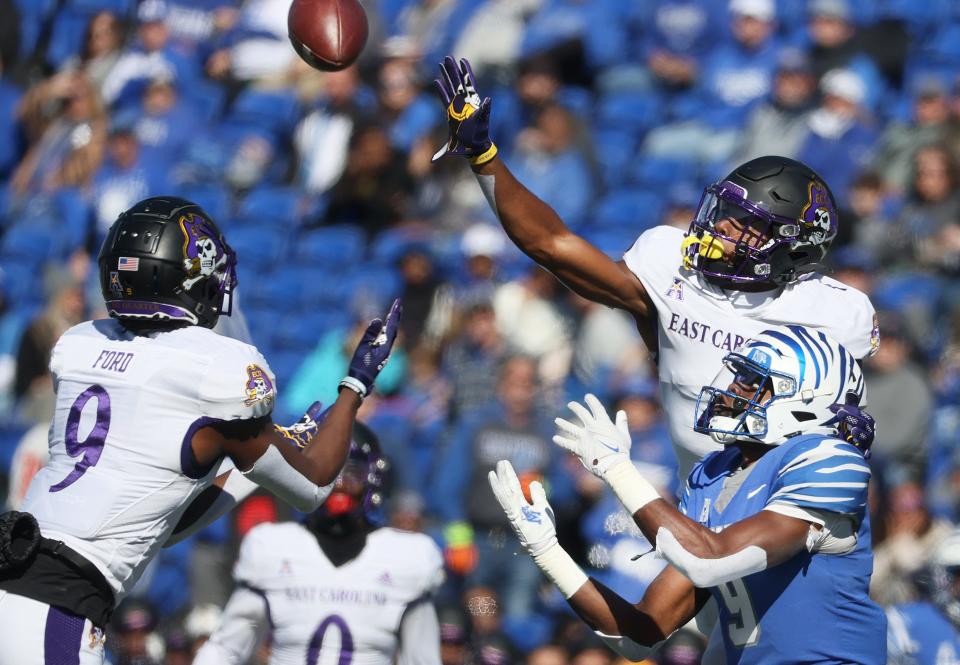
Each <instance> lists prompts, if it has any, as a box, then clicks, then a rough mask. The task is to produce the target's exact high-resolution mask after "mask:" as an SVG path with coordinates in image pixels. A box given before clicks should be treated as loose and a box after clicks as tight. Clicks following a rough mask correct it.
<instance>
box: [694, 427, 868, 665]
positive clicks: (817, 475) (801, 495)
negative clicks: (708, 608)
mask: <svg viewBox="0 0 960 665" xmlns="http://www.w3.org/2000/svg"><path fill="white" fill-rule="evenodd" d="M739 464H740V451H739V449H737V448H736V447H735V446H730V447H727V448H726V449H724V450H721V451H718V452H715V453H711V454H709V455H707V456H706V457H704V458H703V460H701V461H700V462H699V463H698V464H697V465H696V466H695V467H694V468H693V471H692V472H691V473H690V477H689V479H688V480H687V487H686V491H685V493H684V496H683V498H682V500H681V503H680V509H681V511H682V512H683V513H684V514H685V515H687V517H689V518H690V519H692V520H695V521H697V522H699V523H700V524H703V525H704V526H706V527H708V528H710V529H713V530H715V531H719V530H721V529H723V528H724V527H726V526H729V525H731V524H733V523H734V522H739V521H742V520H744V519H746V518H748V517H750V516H751V515H756V514H757V513H759V512H760V511H761V510H764V509H766V508H772V509H775V510H776V509H784V510H796V509H801V510H810V509H813V510H818V511H829V512H835V513H841V514H844V515H849V516H850V517H851V519H853V520H854V521H855V523H856V524H857V525H858V531H857V544H856V546H855V547H854V548H853V550H851V551H849V552H848V553H846V554H830V555H828V554H823V553H814V554H811V553H810V552H808V551H807V550H806V549H803V550H801V551H800V552H799V553H798V554H797V555H796V556H794V557H793V558H792V559H790V560H789V561H786V562H784V563H781V564H780V565H778V566H774V567H772V568H770V569H768V570H764V571H761V572H759V573H754V574H753V575H748V576H746V577H743V578H740V579H737V580H733V581H732V582H726V583H724V584H721V585H719V586H717V587H714V588H712V589H711V590H710V591H711V593H712V594H713V596H714V598H715V599H716V601H717V605H718V606H719V608H720V622H721V625H722V626H723V630H722V633H723V639H724V643H725V647H726V652H727V664H728V665H733V664H734V663H743V664H746V663H859V664H861V665H873V664H877V665H880V664H882V663H885V662H886V629H887V628H886V619H885V617H884V614H883V611H882V610H881V609H880V607H879V606H877V605H876V604H875V603H874V602H873V601H872V600H870V598H869V596H868V595H867V592H868V588H869V585H870V574H871V572H872V570H873V554H872V553H871V551H870V525H869V521H868V520H867V519H865V517H864V513H865V508H866V501H867V483H868V481H869V480H870V469H869V467H867V465H866V462H865V461H864V459H863V455H862V453H860V451H859V450H857V449H856V448H854V447H853V446H852V445H850V444H848V443H844V442H843V441H840V440H838V439H832V438H826V437H824V436H822V435H813V434H807V435H802V436H797V437H794V438H792V439H790V440H788V441H787V442H786V443H784V444H783V445H781V446H778V447H776V448H774V449H773V450H771V451H770V452H768V453H766V454H765V455H764V456H763V457H761V458H760V459H759V460H757V461H756V462H754V464H753V466H752V467H751V468H750V469H748V471H749V475H748V476H747V477H746V478H745V480H744V481H743V484H742V485H741V486H740V487H739V488H738V489H737V490H736V492H735V493H734V494H733V496H732V497H731V498H730V499H729V501H728V502H727V503H726V504H725V505H723V506H721V508H722V509H720V510H718V508H717V500H718V499H721V496H720V495H721V490H722V489H723V486H724V480H725V479H726V478H728V477H729V476H730V475H731V474H732V473H733V472H734V471H735V470H736V469H738V468H739ZM721 500H723V499H721Z"/></svg>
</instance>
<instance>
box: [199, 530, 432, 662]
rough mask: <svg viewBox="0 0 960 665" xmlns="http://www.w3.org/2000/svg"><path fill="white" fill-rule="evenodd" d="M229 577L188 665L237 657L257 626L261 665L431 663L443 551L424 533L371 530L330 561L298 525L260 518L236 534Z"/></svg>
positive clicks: (249, 648)
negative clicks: (230, 588)
mask: <svg viewBox="0 0 960 665" xmlns="http://www.w3.org/2000/svg"><path fill="white" fill-rule="evenodd" d="M234 577H235V578H236V581H237V585H238V587H237V590H236V591H235V592H234V594H233V596H232V597H231V598H230V602H228V603H227V606H226V608H225V609H224V614H223V618H222V619H221V624H220V627H219V628H218V629H217V630H216V631H215V632H214V634H213V635H212V636H211V638H210V640H209V641H208V642H207V643H206V644H205V645H204V646H203V648H202V649H201V650H200V652H199V653H198V654H197V658H196V660H195V661H194V665H239V664H242V663H246V662H247V661H248V659H249V657H250V655H251V654H252V652H253V651H254V649H255V648H256V646H257V643H258V641H259V638H260V636H261V635H262V633H263V632H264V630H265V629H266V628H267V624H269V628H270V635H271V642H270V644H271V649H270V665H302V664H303V663H316V664H317V665H338V664H339V663H345V662H350V663H353V664H355V665H390V664H391V663H394V662H397V663H404V664H411V665H412V664H414V663H416V664H418V665H439V663H440V634H439V625H438V623H437V618H436V611H435V610H434V608H433V604H432V594H433V592H434V591H435V590H436V588H437V587H438V586H439V585H440V584H441V583H442V581H443V557H442V556H441V554H440V550H439V548H438V547H437V546H436V544H435V543H434V542H433V540H431V539H430V538H429V537H428V536H425V535H423V534H419V533H409V532H405V531H398V530H396V529H390V528H382V529H377V530H376V531H373V532H372V533H370V534H369V535H368V536H367V541H366V544H365V545H364V548H363V550H361V552H360V554H359V555H358V556H357V557H356V558H355V559H352V560H350V561H347V562H346V563H343V564H341V565H340V566H339V567H337V566H334V565H333V564H332V563H331V562H330V560H329V559H328V558H327V556H326V555H325V554H324V552H323V550H322V549H321V548H320V545H319V544H318V543H317V539H316V537H315V536H314V535H313V534H312V533H311V532H310V531H309V530H307V529H306V528H305V527H303V526H301V525H300V524H296V523H293V522H286V523H281V524H261V525H258V526H257V527H255V528H254V529H252V530H251V531H250V533H249V534H247V536H246V538H244V541H243V544H242V545H241V547H240V555H239V558H238V559H237V564H236V567H235V569H234ZM414 617H415V618H414Z"/></svg>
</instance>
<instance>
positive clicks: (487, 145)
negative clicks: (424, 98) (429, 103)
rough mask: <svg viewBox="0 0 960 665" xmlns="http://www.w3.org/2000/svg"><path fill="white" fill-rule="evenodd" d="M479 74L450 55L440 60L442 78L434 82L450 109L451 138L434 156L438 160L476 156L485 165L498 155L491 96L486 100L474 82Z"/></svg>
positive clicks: (448, 111)
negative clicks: (493, 138)
mask: <svg viewBox="0 0 960 665" xmlns="http://www.w3.org/2000/svg"><path fill="white" fill-rule="evenodd" d="M474 81H476V77H474V75H473V70H472V69H470V63H469V62H467V61H466V60H463V59H461V60H460V66H459V67H458V66H457V63H456V61H454V59H453V58H451V57H450V56H449V55H448V56H447V57H445V58H444V59H443V62H441V63H440V78H438V79H436V80H435V81H434V82H433V84H434V85H435V86H436V87H437V90H439V91H440V98H441V99H442V100H443V103H444V105H445V106H446V110H447V124H448V126H449V128H450V140H449V141H448V142H447V143H446V144H445V145H444V146H443V147H442V148H440V149H439V150H438V151H437V153H436V154H435V155H434V156H433V160H432V161H434V162H435V161H437V160H438V159H440V158H441V157H443V156H444V155H446V154H451V155H464V156H466V157H471V158H475V160H471V161H472V163H474V164H482V163H484V162H487V161H490V160H491V159H493V156H494V155H496V154H497V152H496V147H495V146H494V145H493V141H491V140H490V133H489V132H490V130H489V124H490V98H489V97H487V98H486V99H484V100H483V101H482V102H481V101H480V95H478V94H477V91H476V89H475V88H474V87H473V83H474Z"/></svg>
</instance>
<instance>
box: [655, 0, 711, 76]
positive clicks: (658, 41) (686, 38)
mask: <svg viewBox="0 0 960 665" xmlns="http://www.w3.org/2000/svg"><path fill="white" fill-rule="evenodd" d="M726 10H727V3H726V2H725V1H724V0H711V1H709V2H703V1H702V0H654V2H652V3H649V9H648V11H649V14H648V15H646V16H644V19H643V21H642V23H643V25H644V26H648V27H649V30H650V38H649V40H638V43H640V44H641V45H642V48H643V53H642V59H643V61H644V62H645V63H646V65H647V68H648V69H649V71H650V73H651V74H652V75H653V80H654V82H655V85H656V86H657V87H662V88H665V89H667V90H683V89H686V88H689V87H691V86H692V85H693V84H694V83H696V81H697V78H698V76H699V74H700V67H701V66H702V64H703V63H704V62H705V61H706V59H707V54H708V53H709V52H710V51H711V49H712V48H713V46H714V45H715V43H716V39H717V31H716V26H719V25H722V24H723V22H724V17H725V12H726Z"/></svg>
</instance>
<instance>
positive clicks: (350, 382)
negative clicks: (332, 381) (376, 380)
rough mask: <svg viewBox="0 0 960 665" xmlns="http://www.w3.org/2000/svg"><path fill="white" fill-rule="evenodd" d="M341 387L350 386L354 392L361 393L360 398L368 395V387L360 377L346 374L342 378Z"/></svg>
mask: <svg viewBox="0 0 960 665" xmlns="http://www.w3.org/2000/svg"><path fill="white" fill-rule="evenodd" d="M338 387H339V388H349V389H350V390H352V391H353V392H355V393H357V394H358V395H360V399H363V398H364V397H366V396H367V387H366V386H365V385H363V381H361V380H360V379H355V378H353V377H352V376H345V377H343V378H342V379H340V385H339V386H338Z"/></svg>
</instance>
